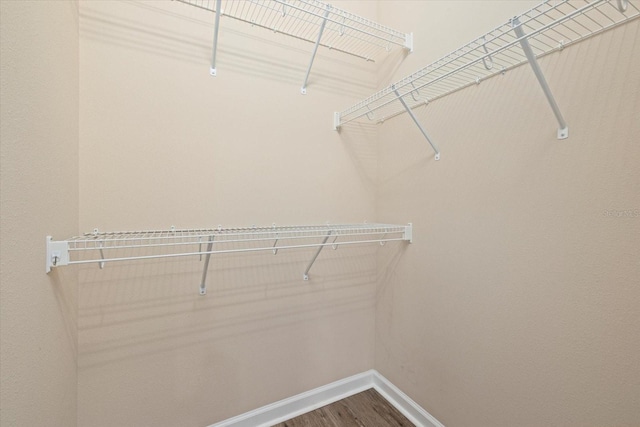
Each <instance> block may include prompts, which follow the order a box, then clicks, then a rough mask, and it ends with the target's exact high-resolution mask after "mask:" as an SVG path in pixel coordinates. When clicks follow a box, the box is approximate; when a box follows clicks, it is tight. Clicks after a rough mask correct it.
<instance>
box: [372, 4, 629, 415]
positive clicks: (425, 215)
mask: <svg viewBox="0 0 640 427" xmlns="http://www.w3.org/2000/svg"><path fill="white" fill-rule="evenodd" d="M444 3H448V4H451V3H458V2H414V3H413V5H412V6H413V9H411V10H404V9H403V8H392V7H389V5H384V4H383V5H382V10H381V13H382V14H383V15H384V16H394V20H397V21H398V22H407V21H410V20H414V21H415V20H416V18H414V17H428V16H429V10H430V8H431V7H434V8H439V7H444V6H443V4H444ZM478 3H480V2H478ZM503 3H506V2H503ZM513 3H519V2H513ZM460 6H461V7H460V9H461V10H460V13H463V12H464V10H462V6H465V5H460ZM447 7H455V6H447ZM506 18H508V15H507V16H505V17H502V19H503V20H506ZM460 19H461V20H463V21H465V20H467V19H469V17H468V16H460ZM498 23H499V22H496V23H495V24H498ZM434 25H435V24H434ZM480 33H481V32H478V33H477V34H476V36H477V35H479V34H480ZM454 35H455V31H454ZM425 36H426V33H423V35H422V36H420V37H418V39H417V40H416V45H417V46H424V45H426V44H428V40H427V39H425ZM470 38H471V37H469V38H468V39H467V40H469V39H470ZM639 39H640V22H639V21H638V20H635V21H634V22H632V23H629V24H628V25H626V26H624V27H622V28H619V29H616V30H613V31H609V32H607V33H605V34H603V35H601V36H598V37H595V38H592V39H590V40H587V41H585V42H582V43H580V44H577V45H575V46H572V47H569V48H567V49H565V50H564V51H562V52H560V53H556V54H553V55H550V56H548V57H545V58H543V59H542V60H540V65H541V67H542V68H543V70H544V71H545V74H546V76H547V80H548V81H549V84H550V86H551V88H552V90H553V92H554V95H555V96H556V99H557V102H558V104H559V105H560V107H561V109H562V111H563V113H564V115H565V117H566V119H567V122H568V123H569V128H570V137H569V139H567V140H564V141H558V140H557V139H556V136H555V134H556V127H557V124H556V122H555V120H554V117H553V115H552V113H551V110H550V108H549V107H548V104H547V103H546V100H545V98H544V96H543V94H542V91H541V89H540V87H539V85H538V84H537V82H536V80H535V78H534V76H533V73H532V71H531V69H530V68H529V67H528V66H525V67H520V68H518V69H515V70H513V71H511V72H508V73H507V74H506V75H504V76H498V77H495V78H493V79H491V80H488V81H484V82H482V83H481V84H480V85H479V86H474V87H470V88H468V89H466V90H464V91H460V92H458V93H455V94H453V95H451V96H448V97H446V98H443V99H441V100H438V101H436V102H433V103H431V104H430V105H429V106H428V107H426V108H425V107H422V108H420V109H418V110H416V113H417V115H418V117H419V119H420V120H421V121H422V123H424V125H425V127H426V128H427V129H428V131H429V134H430V135H431V136H432V137H433V139H434V140H435V141H436V142H437V144H438V145H439V147H440V150H441V152H442V158H441V160H440V161H438V162H435V161H434V159H433V152H432V151H431V149H430V147H429V146H428V144H427V143H426V141H425V140H424V139H423V138H422V136H421V135H420V134H419V132H418V129H417V128H416V127H415V126H414V125H413V123H411V122H410V119H409V117H408V116H407V115H406V114H405V115H402V116H399V117H397V118H395V119H392V120H389V121H387V122H385V123H384V125H382V126H381V127H380V128H379V131H380V139H379V169H378V171H379V180H380V185H379V187H378V193H377V194H378V196H377V199H376V200H377V203H378V205H377V206H378V208H377V209H378V220H379V221H395V222H408V221H412V222H413V223H414V227H415V231H414V243H413V244H412V245H410V246H409V247H408V248H407V250H406V251H404V252H403V253H402V255H401V256H399V257H394V258H387V257H384V256H381V257H380V265H381V270H380V272H381V278H380V284H379V291H378V295H379V297H378V301H377V311H376V342H375V344H376V354H375V366H376V369H378V370H379V371H380V372H381V373H382V374H383V375H385V376H386V377H387V378H389V379H390V380H391V381H392V382H393V383H394V384H396V385H397V386H398V387H400V388H401V389H402V390H403V391H405V392H406V393H408V394H409V395H410V396H411V397H412V398H414V399H415V400H416V401H417V402H418V403H419V404H421V405H423V406H424V407H425V408H426V409H427V410H428V411H429V412H430V413H431V414H433V415H434V416H435V417H436V418H438V419H439V420H440V421H441V422H443V423H444V424H445V425H447V427H456V426H470V425H473V426H540V425H561V426H603V425H609V426H632V425H637V424H638V420H640V402H639V401H638V396H640V369H639V368H638V367H639V365H638V363H639V359H638V354H640V338H639V337H640V335H638V330H640V316H639V314H638V307H639V306H640V288H639V287H638V283H639V282H640V262H639V261H638V260H639V259H640V237H639V236H640V217H638V212H639V211H640V169H639V168H638V164H640V146H639V145H638V135H639V134H640V121H639V120H638V116H639V115H640V55H639V53H640V51H639V48H640V46H639V45H638V40H639ZM447 49H448V48H447ZM441 53H442V52H441ZM441 53H440V54H441ZM440 54H438V55H434V57H429V58H426V57H424V58H423V57H422V55H423V51H422V50H417V51H416V54H415V57H413V58H412V60H415V61H417V62H423V63H424V64H427V63H429V62H430V61H431V60H433V59H436V58H437V56H439V55H440ZM421 58H422V59H421ZM407 71H410V70H407ZM402 74H406V72H404V71H403V72H401V73H400V74H398V75H396V76H395V77H396V78H397V77H398V76H399V75H402ZM614 210H617V211H621V210H632V215H635V216H633V217H619V216H617V215H619V214H617V213H616V212H614ZM607 213H611V214H613V215H614V216H608V214H607Z"/></svg>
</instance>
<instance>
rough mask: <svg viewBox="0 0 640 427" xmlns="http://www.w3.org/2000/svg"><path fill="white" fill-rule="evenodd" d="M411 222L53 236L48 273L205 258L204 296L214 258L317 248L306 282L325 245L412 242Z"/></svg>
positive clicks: (48, 241) (202, 283)
mask: <svg viewBox="0 0 640 427" xmlns="http://www.w3.org/2000/svg"><path fill="white" fill-rule="evenodd" d="M412 230H413V227H412V225H411V224H408V225H392V224H327V225H301V226H275V225H273V226H271V227H246V228H223V227H221V226H219V227H218V228H214V229H186V230H176V229H169V230H151V231H119V232H108V233H105V232H99V231H98V230H94V231H93V232H91V233H85V234H83V235H81V236H76V237H71V238H69V239H67V240H62V241H54V240H53V239H52V237H51V236H47V239H46V243H47V256H46V258H47V259H46V261H47V266H46V271H47V273H48V272H50V271H51V269H52V268H54V267H59V266H64V265H73V264H97V265H98V266H99V267H100V268H103V267H104V265H105V263H107V262H116V261H130V260H148V259H158V258H174V257H188V256H191V257H199V259H201V260H204V262H205V263H204V270H203V276H202V282H201V284H200V293H201V294H202V295H204V294H205V293H206V276H207V270H208V266H209V259H210V257H211V255H212V254H225V253H239V252H260V251H270V252H273V254H277V253H278V251H280V250H285V249H297V248H316V251H315V254H314V256H313V257H312V259H311V261H310V262H309V264H308V265H307V267H306V269H305V271H304V274H303V278H304V279H305V280H308V279H309V270H310V269H311V267H312V266H313V263H314V262H315V260H316V258H317V257H318V255H319V254H320V252H321V251H322V249H323V248H324V247H325V246H331V247H332V248H333V249H337V247H338V246H343V245H359V244H366V243H380V244H384V243H386V242H391V241H409V242H411V240H412Z"/></svg>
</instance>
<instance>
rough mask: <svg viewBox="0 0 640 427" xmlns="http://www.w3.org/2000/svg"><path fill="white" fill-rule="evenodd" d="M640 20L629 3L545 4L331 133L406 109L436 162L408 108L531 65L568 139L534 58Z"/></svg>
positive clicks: (372, 102) (380, 96) (347, 113)
mask: <svg viewBox="0 0 640 427" xmlns="http://www.w3.org/2000/svg"><path fill="white" fill-rule="evenodd" d="M639 16H640V10H639V9H638V7H637V6H636V5H634V4H633V3H632V2H629V1H628V0H582V1H578V0H571V1H569V0H554V1H551V0H546V1H543V2H542V3H540V4H539V5H538V6H536V7H534V8H532V9H530V10H528V11H526V12H525V13H523V14H522V15H519V16H516V17H514V18H512V19H510V20H509V21H508V22H507V23H505V24H503V25H501V26H499V27H497V28H495V29H493V30H491V31H489V32H488V33H486V34H483V35H482V36H480V37H478V38H477V39H475V40H473V41H472V42H470V43H468V44H466V45H464V46H463V47H461V48H459V49H457V50H455V51H453V52H451V53H449V54H448V55H446V56H444V57H443V58H441V59H439V60H437V61H436V62H434V63H432V64H430V65H427V66H426V67H424V68H422V69H420V70H418V71H416V72H415V73H413V74H411V75H409V76H407V77H405V78H403V79H401V80H399V81H397V82H396V83H394V84H392V85H390V86H388V87H386V88H384V89H382V90H381V91H379V92H377V93H375V94H373V95H371V96H370V97H368V98H367V99H365V100H363V101H361V102H358V103H357V104H355V105H353V106H352V107H350V108H348V109H346V110H344V111H342V112H336V113H334V129H336V130H337V129H339V128H340V127H341V126H343V125H345V124H347V123H349V122H352V121H354V120H358V119H363V118H367V119H368V120H375V121H377V122H383V121H384V120H386V119H389V118H391V117H394V116H396V115H398V114H401V113H403V112H405V111H406V112H407V113H409V115H410V116H411V119H412V120H413V121H414V122H415V123H416V125H417V126H418V127H419V129H420V131H421V132H422V134H423V135H424V136H425V138H426V139H427V141H428V142H429V143H430V144H431V147H432V148H433V150H434V151H435V153H436V160H439V158H440V151H439V150H438V148H437V147H436V146H435V144H434V143H433V142H432V141H431V139H430V138H429V136H428V135H427V133H426V132H425V130H424V128H423V127H422V126H421V125H420V123H419V122H418V120H417V118H416V117H415V115H414V114H413V112H412V111H411V110H412V109H413V108H415V107H417V106H420V105H424V104H426V103H428V102H430V101H434V100H436V99H438V98H441V97H443V96H446V95H448V94H450V93H453V92H456V91H458V90H460V89H463V88H466V87H467V86H470V85H474V84H479V83H480V82H481V81H482V80H485V79H487V78H490V77H492V76H494V75H496V74H498V73H505V72H506V71H507V70H510V69H512V68H514V67H517V66H520V65H522V64H524V63H526V62H529V64H530V65H531V67H532V68H533V71H534V73H535V74H536V77H537V78H538V81H539V83H540V85H541V86H542V89H543V91H544V93H545V95H546V97H547V100H548V101H549V104H550V105H551V108H552V109H553V112H554V114H555V115H556V119H557V120H558V124H559V129H558V139H564V138H567V137H568V127H567V124H566V122H565V121H564V118H563V117H562V114H561V113H560V109H559V107H558V106H557V104H556V102H555V100H554V98H553V95H552V93H551V90H550V88H549V85H548V84H547V82H546V80H545V78H544V75H543V73H542V70H541V69H540V66H539V65H538V63H537V60H536V57H541V56H544V55H547V54H549V53H551V52H555V51H558V50H562V49H563V48H564V47H566V46H568V45H571V44H573V43H576V42H578V41H580V40H583V39H585V38H587V37H590V36H593V35H596V34H598V33H601V32H603V31H605V30H608V29H610V28H613V27H616V26H618V25H621V24H623V23H625V22H628V21H630V20H633V19H636V18H638V17H639Z"/></svg>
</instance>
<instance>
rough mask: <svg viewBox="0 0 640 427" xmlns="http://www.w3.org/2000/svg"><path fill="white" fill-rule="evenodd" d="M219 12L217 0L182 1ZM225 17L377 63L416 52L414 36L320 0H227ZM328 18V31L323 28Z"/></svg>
mask: <svg viewBox="0 0 640 427" xmlns="http://www.w3.org/2000/svg"><path fill="white" fill-rule="evenodd" d="M178 1H180V2H181V3H186V4H189V5H191V6H196V7H199V8H201V9H205V10H208V11H211V12H216V1H215V0H178ZM220 9H221V10H220V12H221V13H220V14H221V16H225V17H229V18H233V19H236V20H238V21H242V22H246V23H249V24H251V25H254V26H257V27H262V28H266V29H269V30H272V31H274V32H276V33H281V34H286V35H288V36H291V37H294V38H297V39H300V40H304V41H307V42H310V43H316V41H317V37H318V34H319V33H322V37H321V40H320V42H319V45H320V46H324V47H326V48H328V49H333V50H336V51H339V52H343V53H346V54H349V55H353V56H356V57H359V58H362V59H365V60H367V61H375V59H376V58H377V57H379V55H380V54H381V53H385V52H388V51H390V50H392V49H393V48H395V47H403V48H407V49H412V41H411V34H405V33H402V32H400V31H397V30H394V29H391V28H389V27H386V26H384V25H380V24H378V23H376V22H374V21H371V20H369V19H366V18H363V17H361V16H358V15H355V14H353V13H350V12H347V11H345V10H342V9H339V8H336V7H333V6H331V5H329V4H328V3H324V2H321V1H318V0H223V1H222V2H221V7H220ZM325 18H326V24H325V26H324V31H323V32H322V31H321V27H322V25H323V22H324V21H325Z"/></svg>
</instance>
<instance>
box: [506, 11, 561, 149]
mask: <svg viewBox="0 0 640 427" xmlns="http://www.w3.org/2000/svg"><path fill="white" fill-rule="evenodd" d="M511 27H513V31H514V32H515V33H516V36H517V37H518V39H519V41H520V46H521V47H522V50H523V51H524V54H525V56H526V57H527V61H528V62H529V65H531V68H532V69H533V73H534V74H535V75H536V78H537V79H538V82H539V83H540V86H541V87H542V91H543V92H544V95H545V96H546V97H547V101H549V105H550V106H551V109H552V110H553V114H555V116H556V120H558V125H559V127H558V139H566V138H568V137H569V127H568V126H567V122H566V121H565V120H564V117H562V113H561V112H560V108H559V107H558V104H557V103H556V100H555V98H554V97H553V94H552V93H551V89H550V88H549V84H548V83H547V79H545V77H544V73H543V72H542V69H541V68H540V65H539V64H538V60H537V59H536V55H535V54H534V53H533V49H531V45H530V44H529V40H527V36H526V34H525V33H524V30H523V29H522V24H521V23H520V20H519V19H518V17H517V16H516V17H514V18H512V19H511Z"/></svg>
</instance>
